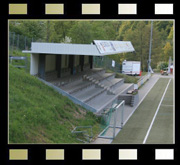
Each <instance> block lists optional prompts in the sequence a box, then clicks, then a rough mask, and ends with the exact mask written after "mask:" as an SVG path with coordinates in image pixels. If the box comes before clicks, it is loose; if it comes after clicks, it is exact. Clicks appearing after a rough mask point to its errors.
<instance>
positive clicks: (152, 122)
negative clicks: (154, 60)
mask: <svg viewBox="0 0 180 165" xmlns="http://www.w3.org/2000/svg"><path fill="white" fill-rule="evenodd" d="M170 82H171V79H170V80H169V82H168V84H167V86H166V89H165V90H164V93H163V96H162V97H161V100H160V102H159V105H158V107H157V110H156V113H155V114H154V117H153V119H152V121H151V124H150V126H149V129H148V131H147V133H146V136H145V138H144V141H143V144H145V143H146V140H147V138H148V136H149V133H150V131H151V128H152V126H153V124H154V120H155V118H156V116H157V113H158V111H159V108H160V106H161V103H162V101H163V99H164V96H165V94H166V91H167V89H168V87H169V84H170Z"/></svg>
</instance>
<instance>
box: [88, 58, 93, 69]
mask: <svg viewBox="0 0 180 165" xmlns="http://www.w3.org/2000/svg"><path fill="white" fill-rule="evenodd" d="M89 63H90V69H92V68H93V56H89Z"/></svg>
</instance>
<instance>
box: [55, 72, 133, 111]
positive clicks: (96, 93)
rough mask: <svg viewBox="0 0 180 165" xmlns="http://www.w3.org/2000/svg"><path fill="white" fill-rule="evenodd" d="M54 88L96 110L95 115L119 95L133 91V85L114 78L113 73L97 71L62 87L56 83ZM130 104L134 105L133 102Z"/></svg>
mask: <svg viewBox="0 0 180 165" xmlns="http://www.w3.org/2000/svg"><path fill="white" fill-rule="evenodd" d="M54 85H56V84H54ZM56 86H58V87H60V88H61V89H62V90H64V91H65V92H67V93H69V94H70V95H71V96H73V97H74V98H76V99H78V100H80V101H81V102H83V103H85V104H86V105H88V106H90V107H92V108H94V109H96V112H95V113H96V114H100V113H101V112H102V110H103V109H105V108H107V107H110V106H111V104H112V102H113V101H114V100H115V99H118V97H119V96H120V95H123V94H126V93H127V91H128V90H131V89H133V86H134V84H131V83H124V79H120V78H115V73H105V71H104V70H98V71H94V72H91V73H88V74H84V75H82V76H81V77H79V79H78V80H76V81H72V82H70V83H68V84H66V85H64V86H59V85H58V83H57V85H56ZM132 104H134V101H133V100H132Z"/></svg>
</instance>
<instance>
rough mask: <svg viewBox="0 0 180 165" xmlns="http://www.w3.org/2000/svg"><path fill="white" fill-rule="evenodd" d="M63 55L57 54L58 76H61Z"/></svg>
mask: <svg viewBox="0 0 180 165" xmlns="http://www.w3.org/2000/svg"><path fill="white" fill-rule="evenodd" d="M61 63H62V55H56V70H57V77H58V78H60V77H61V67H62V64H61Z"/></svg>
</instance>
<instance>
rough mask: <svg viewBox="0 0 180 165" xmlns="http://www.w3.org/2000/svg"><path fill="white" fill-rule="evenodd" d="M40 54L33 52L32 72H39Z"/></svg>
mask: <svg viewBox="0 0 180 165" xmlns="http://www.w3.org/2000/svg"><path fill="white" fill-rule="evenodd" d="M38 65H39V54H31V64H30V74H31V75H36V74H38Z"/></svg>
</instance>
